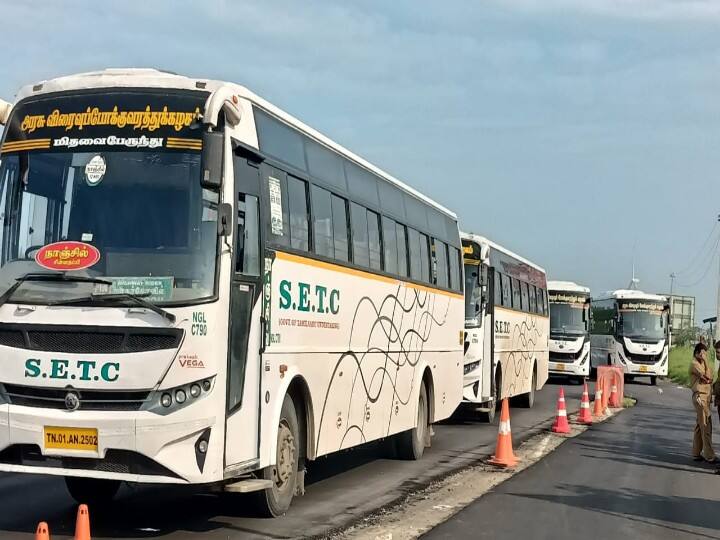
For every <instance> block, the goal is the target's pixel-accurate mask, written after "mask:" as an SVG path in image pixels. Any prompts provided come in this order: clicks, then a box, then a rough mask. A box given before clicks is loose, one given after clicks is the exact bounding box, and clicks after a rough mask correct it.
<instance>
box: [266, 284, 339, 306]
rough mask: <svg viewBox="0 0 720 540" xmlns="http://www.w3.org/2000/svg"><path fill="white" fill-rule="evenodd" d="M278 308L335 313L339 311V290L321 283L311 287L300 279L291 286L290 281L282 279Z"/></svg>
mask: <svg viewBox="0 0 720 540" xmlns="http://www.w3.org/2000/svg"><path fill="white" fill-rule="evenodd" d="M280 309H292V310H295V311H304V312H308V311H312V312H313V313H332V314H333V315H337V314H338V313H339V312H340V291H339V290H338V289H328V288H327V287H325V286H323V285H315V287H313V286H312V285H311V284H309V283H303V282H302V281H299V282H298V283H297V287H293V283H292V282H291V281H288V280H287V279H283V280H282V281H281V282H280Z"/></svg>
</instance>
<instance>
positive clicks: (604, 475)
mask: <svg viewBox="0 0 720 540" xmlns="http://www.w3.org/2000/svg"><path fill="white" fill-rule="evenodd" d="M660 388H661V389H662V393H659V392H658V389H657V388H652V387H649V386H640V385H628V386H627V393H630V394H632V395H635V396H637V398H638V399H639V402H638V404H637V406H635V407H633V408H632V409H631V410H629V411H625V412H624V413H623V414H621V415H619V416H617V417H615V418H613V419H611V420H609V421H607V422H605V423H603V424H599V425H597V426H594V427H593V428H591V429H590V430H588V431H586V432H585V433H583V434H582V435H580V436H578V437H577V438H574V439H571V440H569V441H567V442H566V443H565V444H563V445H562V446H560V447H559V448H558V449H557V450H556V451H555V452H553V453H552V454H550V455H549V456H548V457H546V458H545V459H543V460H542V461H540V462H538V463H536V464H535V465H534V466H533V467H531V468H530V469H527V470H526V471H524V472H523V473H522V474H519V475H517V476H515V477H514V478H512V479H510V480H508V481H507V482H505V483H503V484H501V485H500V486H498V487H497V488H496V489H494V490H493V491H492V492H490V493H488V494H486V495H485V496H483V497H482V498H481V499H479V500H477V501H476V502H474V503H473V504H471V505H470V506H468V507H467V508H465V509H464V510H462V511H461V512H460V513H458V514H456V515H455V516H454V517H453V518H452V519H450V520H449V521H447V522H445V523H443V524H442V525H440V526H438V527H436V528H435V529H433V530H432V531H430V532H429V533H428V534H426V535H425V536H423V538H424V539H426V540H437V539H443V538H453V539H455V538H493V539H500V540H502V539H508V540H509V539H512V540H516V539H518V538H533V539H553V540H562V539H565V538H567V539H573V540H576V539H577V538H594V539H604V538H608V539H613V540H617V539H623V538H632V539H643V538H648V539H653V540H657V539H659V538H668V539H670V538H672V539H683V538H687V539H690V538H692V539H703V538H720V512H719V511H718V510H719V509H720V476H717V475H715V474H713V472H714V466H710V465H707V464H700V465H698V464H697V463H695V462H693V461H692V460H691V459H690V453H691V440H692V439H691V436H692V435H691V433H692V431H691V430H692V428H693V426H694V412H693V409H692V407H691V405H690V391H689V390H687V389H679V388H677V387H676V386H675V385H672V384H670V383H665V384H662V385H661V386H660ZM715 420H717V417H715ZM716 425H717V423H716ZM716 440H717V438H716ZM529 531H532V532H531V534H529Z"/></svg>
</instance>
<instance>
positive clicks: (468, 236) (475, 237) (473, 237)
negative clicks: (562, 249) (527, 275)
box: [460, 231, 545, 274]
mask: <svg viewBox="0 0 720 540" xmlns="http://www.w3.org/2000/svg"><path fill="white" fill-rule="evenodd" d="M460 238H461V239H462V240H470V241H471V242H477V243H478V244H480V245H482V244H487V245H488V247H490V249H495V250H497V251H499V252H501V253H504V254H505V255H507V256H508V257H512V258H514V259H517V260H518V261H520V262H522V263H525V264H527V265H528V266H531V267H532V268H535V270H539V271H540V272H542V273H543V274H544V273H545V269H544V268H543V267H541V266H539V265H537V264H535V263H534V262H531V261H529V260H527V259H526V258H525V257H521V256H520V255H518V254H517V253H513V252H512V251H510V250H509V249H507V248H504V247H503V246H501V245H500V244H496V243H495V242H493V241H492V240H488V239H487V238H485V237H484V236H480V235H479V234H475V233H468V232H463V231H460Z"/></svg>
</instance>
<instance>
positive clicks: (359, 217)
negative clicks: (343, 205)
mask: <svg viewBox="0 0 720 540" xmlns="http://www.w3.org/2000/svg"><path fill="white" fill-rule="evenodd" d="M350 220H351V222H352V246H353V262H354V263H355V264H357V265H358V266H365V267H368V266H370V246H369V243H368V224H367V211H366V210H365V207H363V206H360V205H359V204H357V203H350Z"/></svg>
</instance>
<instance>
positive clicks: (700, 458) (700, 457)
mask: <svg viewBox="0 0 720 540" xmlns="http://www.w3.org/2000/svg"><path fill="white" fill-rule="evenodd" d="M704 459H705V458H704V457H702V456H693V461H702V460H704Z"/></svg>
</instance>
